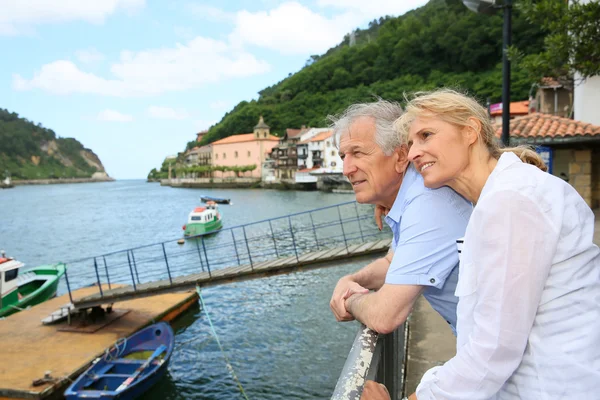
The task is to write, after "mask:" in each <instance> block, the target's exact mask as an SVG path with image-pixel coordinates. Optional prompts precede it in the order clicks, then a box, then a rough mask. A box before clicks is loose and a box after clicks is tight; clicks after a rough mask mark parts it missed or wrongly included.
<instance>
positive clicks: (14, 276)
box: [0, 251, 66, 317]
mask: <svg viewBox="0 0 600 400" xmlns="http://www.w3.org/2000/svg"><path fill="white" fill-rule="evenodd" d="M23 267H25V264H23V263H22V262H20V261H17V260H15V259H14V258H10V257H6V254H5V253H4V251H2V253H0V293H1V297H0V317H6V316H9V315H11V314H14V313H16V312H19V311H21V310H23V309H25V308H27V307H30V306H34V305H36V304H40V303H43V302H44V301H46V300H48V299H51V298H53V297H54V296H56V288H57V287H58V282H59V280H60V278H61V277H62V276H63V275H64V274H65V269H66V266H65V264H54V265H42V266H39V267H35V268H29V269H25V268H23Z"/></svg>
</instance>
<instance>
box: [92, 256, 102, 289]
mask: <svg viewBox="0 0 600 400" xmlns="http://www.w3.org/2000/svg"><path fill="white" fill-rule="evenodd" d="M94 269H95V270H96V279H97V280H98V289H100V297H104V292H102V283H101V282H100V274H99V273H98V263H97V262H96V257H94Z"/></svg>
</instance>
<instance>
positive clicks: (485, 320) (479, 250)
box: [363, 89, 600, 400]
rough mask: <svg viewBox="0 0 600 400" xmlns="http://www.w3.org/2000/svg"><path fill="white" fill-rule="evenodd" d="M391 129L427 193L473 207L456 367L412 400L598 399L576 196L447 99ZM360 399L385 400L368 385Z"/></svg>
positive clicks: (482, 119) (468, 101) (474, 113)
mask: <svg viewBox="0 0 600 400" xmlns="http://www.w3.org/2000/svg"><path fill="white" fill-rule="evenodd" d="M396 128H397V129H398V131H399V134H400V135H401V137H402V138H403V139H404V140H405V141H406V142H407V143H408V144H409V146H410V151H409V156H408V157H409V159H410V161H411V162H413V163H414V166H415V167H416V169H417V170H418V171H419V172H420V173H421V175H422V176H423V180H424V183H425V186H427V187H429V188H440V187H442V186H449V187H451V188H452V189H454V190H455V191H456V192H458V193H459V194H461V195H462V196H463V197H465V198H466V199H467V200H469V201H471V202H472V203H473V204H474V205H475V208H474V210H473V214H472V216H471V219H470V221H469V224H468V226H467V230H466V233H465V238H464V245H463V247H462V253H461V255H460V266H459V281H458V285H457V287H456V295H457V296H458V297H459V302H458V309H457V314H458V315H457V318H458V322H457V324H458V325H457V331H458V332H457V353H456V356H454V357H453V358H452V359H451V360H449V361H448V362H447V363H446V364H444V365H443V366H441V367H436V368H433V369H431V370H429V371H428V372H427V373H426V374H425V376H424V377H423V379H422V380H421V383H420V384H419V386H418V388H417V391H416V394H413V395H412V396H410V397H409V399H418V400H430V399H444V400H470V399H502V400H504V399H527V400H534V399H535V400H537V399H544V400H546V399H548V400H550V399H552V400H557V399H578V400H581V399H590V400H591V399H600V250H599V249H598V247H597V246H596V245H594V243H593V232H594V215H593V213H592V211H591V210H590V208H589V207H588V206H587V204H586V203H585V202H584V200H583V199H582V198H581V196H579V194H578V193H577V192H576V191H575V190H574V189H573V188H572V187H571V186H570V185H569V184H568V183H566V182H564V181H563V180H562V179H560V178H557V177H554V176H552V175H550V174H548V173H545V172H543V171H542V169H540V167H541V168H545V166H544V164H543V162H542V161H541V159H540V158H539V157H538V156H537V154H536V153H535V152H533V151H531V150H528V149H523V148H512V149H504V150H501V149H500V148H499V147H498V144H497V141H496V138H495V135H494V129H493V127H492V125H491V123H490V121H489V118H488V116H487V112H486V110H485V109H484V108H483V107H481V106H480V105H479V104H478V103H477V102H476V101H475V100H473V99H472V98H470V97H468V96H465V95H463V94H460V93H457V92H455V91H451V90H445V89H444V90H438V91H435V92H430V93H424V94H418V95H417V96H416V97H415V98H414V99H413V100H411V101H410V102H409V104H408V105H407V107H406V111H405V114H404V115H402V117H400V118H399V120H398V121H397V122H396ZM531 164H533V165H531ZM432 212H435V210H432ZM364 394H365V396H364V397H363V398H364V399H369V398H370V399H376V398H385V394H384V391H383V390H382V388H381V387H380V386H378V385H376V384H374V383H373V382H369V385H367V387H365V392H364Z"/></svg>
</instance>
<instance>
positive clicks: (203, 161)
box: [184, 144, 212, 167]
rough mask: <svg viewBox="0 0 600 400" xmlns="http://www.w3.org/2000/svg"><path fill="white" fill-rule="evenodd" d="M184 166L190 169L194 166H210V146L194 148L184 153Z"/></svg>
mask: <svg viewBox="0 0 600 400" xmlns="http://www.w3.org/2000/svg"><path fill="white" fill-rule="evenodd" d="M184 162H185V165H186V166H187V167H191V166H194V165H211V164H212V145H211V144H207V145H206V146H196V147H194V148H192V149H190V150H188V151H187V152H186V153H185V160H184Z"/></svg>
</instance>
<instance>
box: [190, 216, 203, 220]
mask: <svg viewBox="0 0 600 400" xmlns="http://www.w3.org/2000/svg"><path fill="white" fill-rule="evenodd" d="M192 221H202V216H201V215H199V216H193V217H192Z"/></svg>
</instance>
